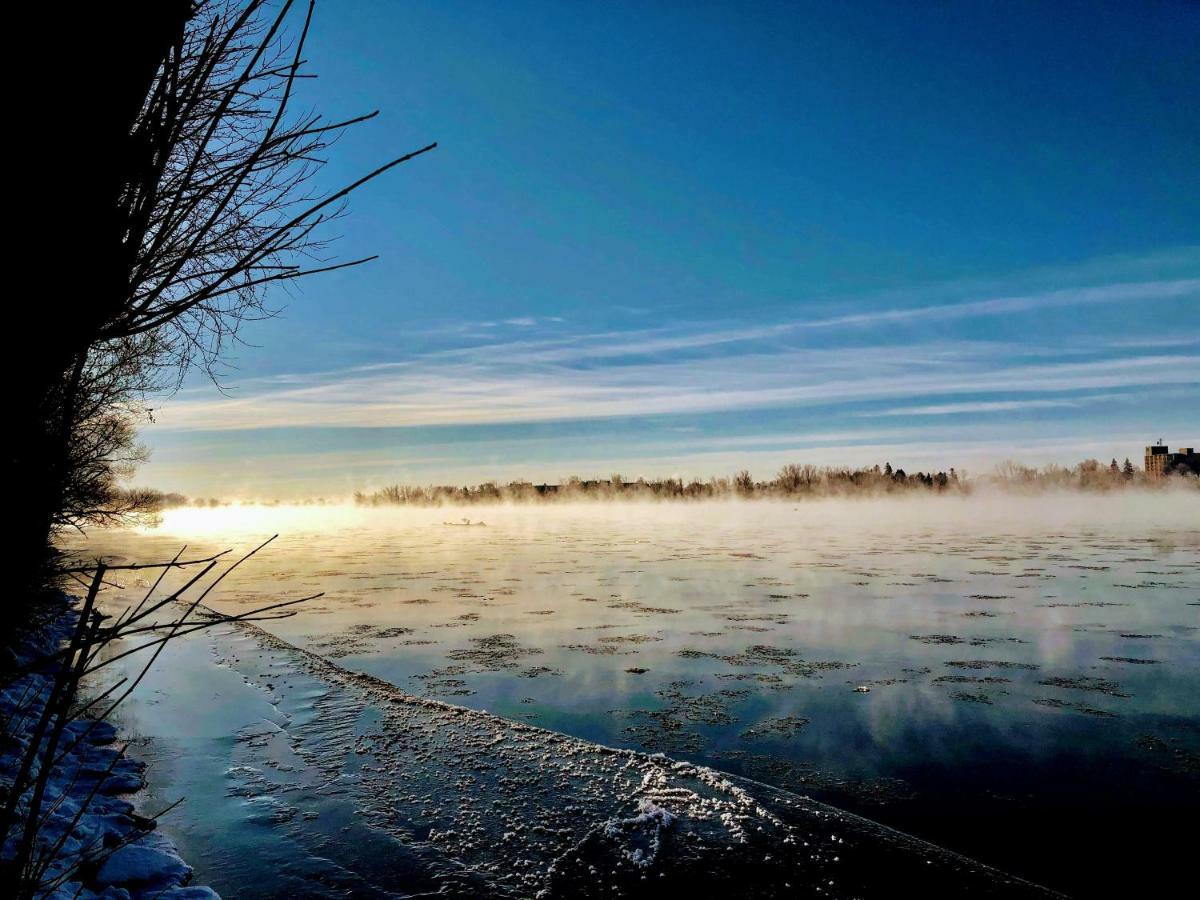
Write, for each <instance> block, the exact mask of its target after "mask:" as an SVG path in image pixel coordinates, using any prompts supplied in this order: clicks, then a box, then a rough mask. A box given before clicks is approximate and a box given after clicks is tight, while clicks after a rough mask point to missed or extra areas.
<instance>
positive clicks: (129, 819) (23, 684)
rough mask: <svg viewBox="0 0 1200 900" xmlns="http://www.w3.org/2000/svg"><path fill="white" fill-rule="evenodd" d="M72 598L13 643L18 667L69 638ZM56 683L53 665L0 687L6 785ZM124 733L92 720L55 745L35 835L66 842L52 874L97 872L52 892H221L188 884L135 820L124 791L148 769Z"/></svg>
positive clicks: (164, 848) (180, 864)
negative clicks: (129, 752)
mask: <svg viewBox="0 0 1200 900" xmlns="http://www.w3.org/2000/svg"><path fill="white" fill-rule="evenodd" d="M73 604H74V601H73V600H71V599H69V598H66V597H64V598H63V609H62V614H61V615H59V616H58V617H57V618H56V619H55V620H54V621H53V622H52V623H51V624H50V625H48V626H47V627H45V628H43V629H42V630H41V631H40V632H38V633H36V634H33V635H31V636H30V637H28V638H27V639H26V640H25V642H24V644H23V645H21V646H19V647H17V648H15V650H14V656H15V662H16V663H17V665H18V666H24V665H28V664H29V663H32V662H34V661H36V660H37V659H38V658H39V657H42V656H44V655H45V654H47V653H49V652H52V651H53V650H54V649H55V648H56V647H58V646H60V645H61V644H62V643H63V642H64V641H65V640H66V639H67V638H69V636H70V634H71V630H72V629H73V627H74V625H75V622H76V620H77V613H76V612H75V610H74V608H73ZM53 681H54V670H53V669H52V668H43V669H42V670H38V671H34V672H32V673H31V674H28V675H25V676H23V677H20V678H17V679H15V680H14V681H12V682H11V683H9V684H7V685H5V686H4V687H3V688H0V715H2V716H3V718H4V720H5V721H6V722H7V727H6V731H5V733H4V735H3V742H2V744H0V781H3V782H4V783H5V784H6V785H9V786H10V785H11V784H12V781H13V779H14V778H15V777H16V775H17V772H18V771H19V768H20V764H21V763H20V761H21V759H22V756H23V754H24V752H25V751H26V750H27V749H28V748H29V745H30V741H31V740H32V731H33V729H34V726H35V724H36V723H37V721H38V719H39V717H40V716H41V714H42V711H43V710H44V709H45V704H46V701H47V699H48V698H49V695H50V691H51V688H52V685H53ZM118 737H119V735H118V732H117V729H116V728H115V727H114V726H113V725H111V724H110V723H108V722H102V721H96V720H88V719H78V720H75V721H73V722H70V723H69V724H68V725H67V726H66V728H65V729H64V731H63V736H62V740H61V742H60V744H59V746H58V753H59V754H61V759H60V760H59V762H58V764H57V765H55V767H54V769H53V770H52V772H51V774H50V778H49V779H48V780H47V789H46V796H45V798H44V800H43V802H42V807H41V814H42V815H43V816H45V818H46V822H45V826H44V828H43V829H42V831H41V832H40V833H39V840H45V841H47V842H58V841H60V840H61V842H62V844H61V849H60V851H59V853H58V854H57V857H56V859H55V860H54V861H53V863H52V864H51V866H50V869H49V871H48V873H47V879H48V880H49V881H54V880H57V879H58V878H60V877H66V876H68V875H71V874H77V873H72V870H73V869H74V868H75V867H76V866H77V865H79V864H80V863H83V862H86V863H87V864H86V865H85V866H83V867H82V871H94V873H95V874H94V875H93V876H91V877H90V878H88V879H87V880H86V882H81V881H80V880H67V881H65V882H64V883H63V884H61V885H59V886H58V887H57V889H56V890H54V891H53V892H52V893H50V894H49V895H48V896H50V897H52V898H64V900H65V898H68V897H71V898H80V900H92V898H99V897H103V898H106V900H120V898H129V900H143V898H149V897H171V898H176V900H193V898H194V900H204V898H214V897H217V894H216V893H214V892H213V891H212V890H210V889H209V888H205V887H188V886H186V885H187V882H188V881H189V880H190V878H191V876H192V869H191V867H190V866H188V865H187V864H186V863H185V862H184V861H183V860H182V859H181V858H180V857H179V854H178V853H177V852H176V850H175V848H174V846H173V845H172V844H171V842H170V841H169V840H168V839H167V838H166V837H164V836H163V835H161V834H158V833H156V832H154V831H153V830H147V829H152V828H153V822H152V821H150V820H148V819H145V818H143V817H141V816H138V815H137V814H136V813H135V811H134V806H133V804H132V803H130V802H129V801H128V800H126V799H124V798H123V797H122V796H120V795H126V794H132V793H135V792H137V791H139V790H140V789H141V788H142V787H143V786H144V781H143V778H142V772H143V770H144V769H145V766H144V765H143V764H142V763H141V762H140V761H138V760H135V759H131V758H129V757H126V756H124V749H125V748H124V747H123V746H119V745H118ZM28 799H29V798H28V797H26V798H25V802H28ZM81 810H82V814H81ZM16 844H17V836H16V835H14V836H12V838H11V839H10V840H8V841H6V842H5V844H4V846H3V847H0V859H4V858H9V857H11V856H12V855H13V854H14V853H15V852H16ZM114 848H115V849H114Z"/></svg>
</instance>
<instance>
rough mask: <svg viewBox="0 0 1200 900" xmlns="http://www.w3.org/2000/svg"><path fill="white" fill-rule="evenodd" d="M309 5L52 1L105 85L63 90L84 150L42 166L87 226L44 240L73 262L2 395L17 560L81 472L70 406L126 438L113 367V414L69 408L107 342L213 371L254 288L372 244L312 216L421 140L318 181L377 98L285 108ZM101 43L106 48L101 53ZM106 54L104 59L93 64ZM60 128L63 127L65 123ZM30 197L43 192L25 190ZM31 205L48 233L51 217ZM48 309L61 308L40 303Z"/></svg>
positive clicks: (260, 307)
mask: <svg viewBox="0 0 1200 900" xmlns="http://www.w3.org/2000/svg"><path fill="white" fill-rule="evenodd" d="M313 10H314V3H313V2H311V0H310V2H309V3H308V4H307V6H306V7H305V8H301V9H298V8H297V4H296V3H295V2H294V0H283V2H281V3H278V4H275V3H268V2H267V0H199V2H194V3H188V2H186V0H184V2H180V0H172V2H168V0H161V2H157V3H153V2H150V3H131V4H130V8H129V9H128V10H126V9H122V10H120V11H111V12H109V13H108V14H107V16H106V15H105V14H103V13H100V14H97V13H93V12H89V13H87V14H86V15H84V14H81V15H80V16H77V17H75V18H72V17H71V16H66V17H65V19H64V21H65V24H66V28H65V29H64V28H62V27H60V28H59V29H58V31H59V32H65V33H66V34H67V35H69V36H71V37H72V41H70V42H67V43H68V44H69V45H70V46H73V47H75V48H76V49H77V50H78V51H79V52H78V53H77V54H76V55H75V56H73V57H71V59H72V62H73V63H74V64H75V65H76V66H77V67H78V68H79V72H76V71H74V70H73V71H72V74H73V75H75V76H76V82H78V81H80V78H79V74H80V73H82V75H83V76H84V77H85V78H86V77H93V78H99V79H101V84H102V85H104V87H106V88H108V87H111V88H112V91H108V90H103V91H101V92H100V95H99V97H98V98H97V100H96V102H95V104H94V105H96V106H98V107H99V109H100V110H101V112H102V115H99V114H96V113H89V112H88V110H87V107H86V105H80V104H77V107H78V108H79V111H80V114H79V115H78V116H77V117H76V120H77V121H78V122H81V123H88V124H89V126H90V127H91V128H92V129H93V131H94V134H88V135H84V138H85V140H93V141H94V144H95V146H96V148H97V149H96V152H94V153H91V154H87V155H86V158H85V159H83V160H74V159H69V160H60V159H59V155H61V154H59V155H54V156H52V159H53V163H54V165H53V166H47V167H46V168H47V173H46V176H45V178H44V181H45V183H47V184H54V183H57V181H58V180H60V179H61V175H60V173H61V171H63V170H67V169H68V168H69V170H70V171H71V172H72V173H73V175H74V177H75V181H76V182H78V183H73V185H72V186H73V187H74V188H75V190H74V191H73V192H72V193H71V194H70V196H69V197H64V198H63V199H62V201H61V204H62V205H63V206H64V207H65V206H68V205H69V206H70V208H71V209H72V210H73V211H76V215H75V216H74V218H73V219H72V220H71V221H72V222H77V223H78V225H79V226H82V227H84V228H86V229H88V230H87V233H86V234H85V235H84V239H83V240H82V241H75V242H73V244H71V245H70V246H69V247H66V248H59V250H60V252H64V253H67V254H70V256H69V258H70V260H71V262H72V263H73V264H75V265H77V266H78V267H79V268H81V269H82V270H84V272H85V273H86V275H84V276H80V275H78V274H74V273H72V272H71V271H69V270H68V271H66V272H64V273H63V275H62V277H61V278H57V279H55V280H54V282H53V283H54V284H55V285H56V286H57V287H59V288H60V290H59V292H58V293H59V296H58V297H56V298H55V300H53V301H51V303H50V304H47V305H46V306H47V308H46V309H43V308H41V307H39V308H38V309H37V310H35V312H36V313H37V314H38V315H39V316H40V318H39V319H38V321H37V323H36V324H35V326H34V329H33V331H32V336H33V338H34V340H35V341H37V342H38V343H37V348H36V349H37V351H38V352H37V353H36V354H34V357H35V359H34V361H33V362H31V363H29V364H28V373H26V374H27V375H28V376H29V377H27V378H26V382H27V383H28V385H29V386H28V389H27V391H26V393H25V395H24V396H23V397H22V399H21V401H20V402H19V403H18V404H17V405H16V409H15V411H14V414H15V417H16V419H17V423H16V424H17V428H16V430H17V432H18V434H19V435H21V437H19V438H18V439H17V440H16V441H14V442H13V445H12V448H11V451H10V453H9V462H10V464H11V466H12V467H13V468H14V469H15V470H17V471H19V472H20V473H21V477H22V478H23V479H24V481H23V485H24V487H23V488H22V493H21V496H20V497H19V498H18V501H19V503H20V505H21V507H22V508H23V509H24V510H26V511H27V521H26V523H25V524H24V525H23V527H25V528H27V529H28V542H27V543H26V545H25V548H24V549H25V550H26V553H25V555H26V557H27V558H29V559H30V560H33V559H34V558H35V557H41V556H42V553H41V552H40V551H39V550H38V547H39V545H40V546H41V547H42V548H44V547H45V544H46V539H47V536H48V534H49V533H50V532H51V531H52V530H53V528H54V526H55V524H56V523H59V522H60V521H61V519H62V518H63V517H64V510H65V506H66V500H67V496H68V494H69V492H70V491H71V481H72V478H73V477H74V475H75V474H76V473H77V472H78V471H79V468H78V462H79V460H78V457H79V455H80V452H81V451H78V450H76V449H74V447H73V445H74V444H75V443H77V442H78V440H79V435H78V434H77V433H76V428H77V427H78V426H79V425H80V423H88V426H89V427H90V428H91V429H92V430H91V432H90V434H91V436H92V437H97V438H99V437H104V438H106V441H107V446H108V447H109V449H110V451H112V450H113V449H114V448H129V447H130V446H131V444H130V443H129V441H128V440H126V438H127V437H128V435H126V434H123V433H122V432H121V426H120V425H119V424H118V421H119V419H120V418H121V417H122V415H123V416H124V417H125V419H126V423H127V424H128V425H129V427H128V431H129V433H130V434H131V433H132V424H130V423H131V421H132V420H130V419H129V413H130V411H131V406H130V404H131V403H132V402H133V401H134V400H136V398H137V397H138V396H139V391H140V389H141V387H143V386H144V385H139V386H137V387H131V383H132V382H133V381H136V379H132V381H131V380H130V379H126V380H125V381H122V380H120V379H117V380H114V381H112V382H111V385H110V386H114V387H115V386H117V385H124V387H125V388H127V389H128V390H126V392H125V393H124V394H120V392H119V391H118V394H120V396H119V397H116V398H115V403H114V405H113V406H112V407H111V414H110V415H98V414H91V413H88V412H86V411H85V410H83V409H82V408H81V407H83V406H86V405H87V404H88V402H89V401H90V399H91V398H89V396H88V389H89V384H88V382H89V379H91V377H92V374H93V373H95V372H96V371H101V370H103V369H104V368H105V367H106V366H107V365H108V364H109V361H110V360H112V359H116V358H120V359H125V360H127V361H128V362H130V363H132V364H133V365H134V366H135V367H140V368H141V369H142V370H143V371H145V372H150V373H153V374H154V375H155V376H156V377H162V376H164V375H165V374H166V373H167V372H173V373H174V377H175V379H176V381H175V384H178V379H179V378H181V377H182V374H183V373H184V372H185V371H187V369H188V368H190V367H192V366H198V367H200V368H201V369H203V370H204V371H206V372H207V373H208V374H210V375H211V376H213V377H214V378H215V377H217V375H218V374H219V371H218V370H219V364H220V361H221V359H222V353H223V351H224V350H225V349H226V348H227V347H228V345H229V342H230V341H231V340H235V339H236V338H237V335H238V332H239V330H240V328H241V326H242V325H243V324H244V323H245V322H247V321H249V320H252V319H257V318H262V317H266V316H269V315H271V314H272V312H273V309H272V308H271V307H269V306H268V305H267V288H269V287H272V286H277V285H279V284H281V283H282V284H287V283H290V282H292V281H294V280H295V279H298V278H302V277H305V276H308V275H312V274H316V273H319V272H329V271H332V270H335V269H339V268H344V267H347V266H354V265H358V264H360V263H363V262H366V261H368V259H371V258H373V257H366V258H360V259H352V260H347V261H342V262H336V261H333V260H332V259H331V258H330V257H329V247H328V242H329V239H330V235H329V233H328V232H327V230H326V229H325V227H324V226H326V225H328V223H329V222H330V221H331V220H333V219H336V218H337V217H338V216H339V215H340V214H341V213H342V211H343V210H344V203H345V200H346V198H347V197H348V195H349V194H350V193H351V192H352V191H354V190H355V189H356V188H358V187H360V186H361V185H363V184H365V183H366V182H368V181H370V180H372V179H374V178H376V177H378V176H379V175H381V174H383V173H384V172H386V171H388V170H390V169H392V168H394V167H395V166H398V165H400V164H401V163H403V162H405V161H407V160H409V159H412V158H413V157H415V156H418V155H420V154H422V153H425V152H427V151H429V150H431V149H433V147H435V146H436V144H430V145H428V146H426V147H422V148H420V149H418V150H415V151H413V152H411V153H406V154H404V155H402V156H399V157H396V158H394V159H391V160H390V161H388V162H386V163H384V164H383V165H381V166H379V167H377V168H376V169H374V170H373V171H371V172H368V173H367V174H365V175H364V176H363V177H362V178H359V179H357V180H355V181H353V182H352V183H350V184H347V185H345V186H343V187H341V188H338V189H335V190H330V191H328V192H325V193H322V192H320V191H318V190H317V189H316V187H315V182H314V176H315V175H316V173H317V172H318V171H319V170H320V168H321V166H322V165H323V164H324V158H325V157H324V154H325V153H326V151H327V150H328V149H329V148H330V146H331V144H332V143H333V142H334V141H335V140H336V139H337V138H338V136H339V135H341V134H343V133H344V132H345V130H346V129H347V128H349V127H351V126H353V125H356V124H358V123H361V122H364V121H366V120H368V119H371V118H373V117H374V116H375V115H376V113H375V112H369V113H366V114H363V115H358V116H354V117H351V118H347V119H340V120H332V121H330V120H327V119H326V118H324V117H323V116H322V115H320V114H319V113H317V112H314V111H312V110H300V111H298V110H297V109H296V89H297V86H298V84H300V82H301V81H302V80H303V79H305V78H309V77H312V76H311V75H310V74H309V73H307V72H306V71H305V59H304V48H305V44H306V41H307V39H308V35H309V30H310V25H311V22H312V16H313ZM98 25H107V26H108V28H107V29H105V30H104V34H99V33H97V34H95V35H88V34H86V33H85V31H86V27H87V26H98ZM106 39H107V44H106ZM93 45H98V46H99V47H100V49H99V50H97V49H96V48H95V47H94V46H93ZM110 55H116V56H117V57H119V59H118V61H117V63H116V64H115V65H114V66H109V60H108V57H109V56H110ZM98 56H102V57H103V65H96V66H94V71H95V73H98V74H93V71H92V69H91V68H89V61H90V60H92V59H93V58H95V57H98ZM126 57H128V58H129V59H130V60H131V61H130V62H128V63H127V62H126ZM110 69H113V70H115V71H116V72H117V75H114V76H108V75H107V73H108V72H109V71H110ZM104 79H107V81H105V80H104ZM110 82H111V83H110ZM113 92H115V95H114V96H110V93H113ZM51 96H53V97H54V99H55V100H58V96H56V95H51ZM62 96H65V97H70V98H72V99H74V98H75V97H77V96H79V92H78V91H73V92H64V93H63V94H62ZM47 99H48V100H49V99H50V98H49V97H48V98H47ZM43 115H44V114H43ZM68 120H69V121H71V120H70V119H69V118H68ZM93 120H94V121H93ZM70 137H71V138H72V139H73V142H74V143H75V144H78V142H79V138H80V136H79V135H77V134H73V135H71V136H70ZM68 143H69V141H68V140H67V139H65V138H63V139H59V140H58V141H56V142H54V145H53V146H54V148H55V149H57V148H58V147H59V146H66V145H68ZM68 162H69V166H68V164H67V163H68ZM43 205H50V206H52V207H53V206H54V205H55V204H54V202H53V200H52V199H51V198H46V197H43V198H41V199H40V202H38V201H34V206H35V207H36V208H39V209H40V208H41V207H42V206H43ZM46 218H47V221H46V222H45V223H44V225H43V230H44V231H45V232H47V233H49V232H50V231H51V229H52V228H54V229H57V228H58V227H59V222H57V221H54V220H53V219H50V218H49V217H48V216H47V217H46ZM55 308H57V309H58V310H59V312H60V314H59V315H55V314H54V312H53V311H50V312H48V311H47V309H49V310H53V309H55ZM126 374H128V373H126ZM160 386H161V385H160ZM168 386H169V385H168ZM102 393H103V392H102ZM109 394H110V396H111V392H109ZM92 396H93V397H94V396H96V395H92ZM105 428H107V431H105V430H104V429H105ZM104 443H105V442H104V441H102V442H101V444H104ZM123 452H124V451H123V450H120V449H118V450H117V452H116V454H115V455H114V453H113V452H108V453H100V454H97V453H95V452H94V451H89V452H85V453H84V454H83V455H84V456H85V457H87V458H88V459H90V460H91V462H92V463H93V471H94V473H95V474H96V476H97V477H98V478H101V479H102V478H103V476H102V474H101V473H100V471H99V469H100V468H103V465H102V462H103V460H105V459H107V460H110V461H111V462H112V463H113V464H114V467H113V468H112V472H113V473H115V472H117V471H118V469H119V468H120V466H121V465H122V464H124V463H132V462H134V461H135V460H134V459H133V457H132V456H129V455H124V456H123V455H121V454H122V453H123ZM96 466H99V468H96ZM92 483H93V484H94V483H95V482H94V481H93V482H92ZM88 496H92V495H91V494H89V493H88V492H87V491H80V492H76V496H75V498H74V500H73V501H72V502H73V508H72V510H71V511H70V512H69V514H66V518H68V519H77V518H79V516H80V515H81V514H83V515H84V517H86V515H87V512H88V511H87V510H86V508H85V507H86V503H84V502H81V501H82V500H83V498H85V497H88ZM99 509H100V510H101V511H102V510H103V506H101V507H100V508H99ZM28 580H30V581H32V580H35V578H29V579H28Z"/></svg>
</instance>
